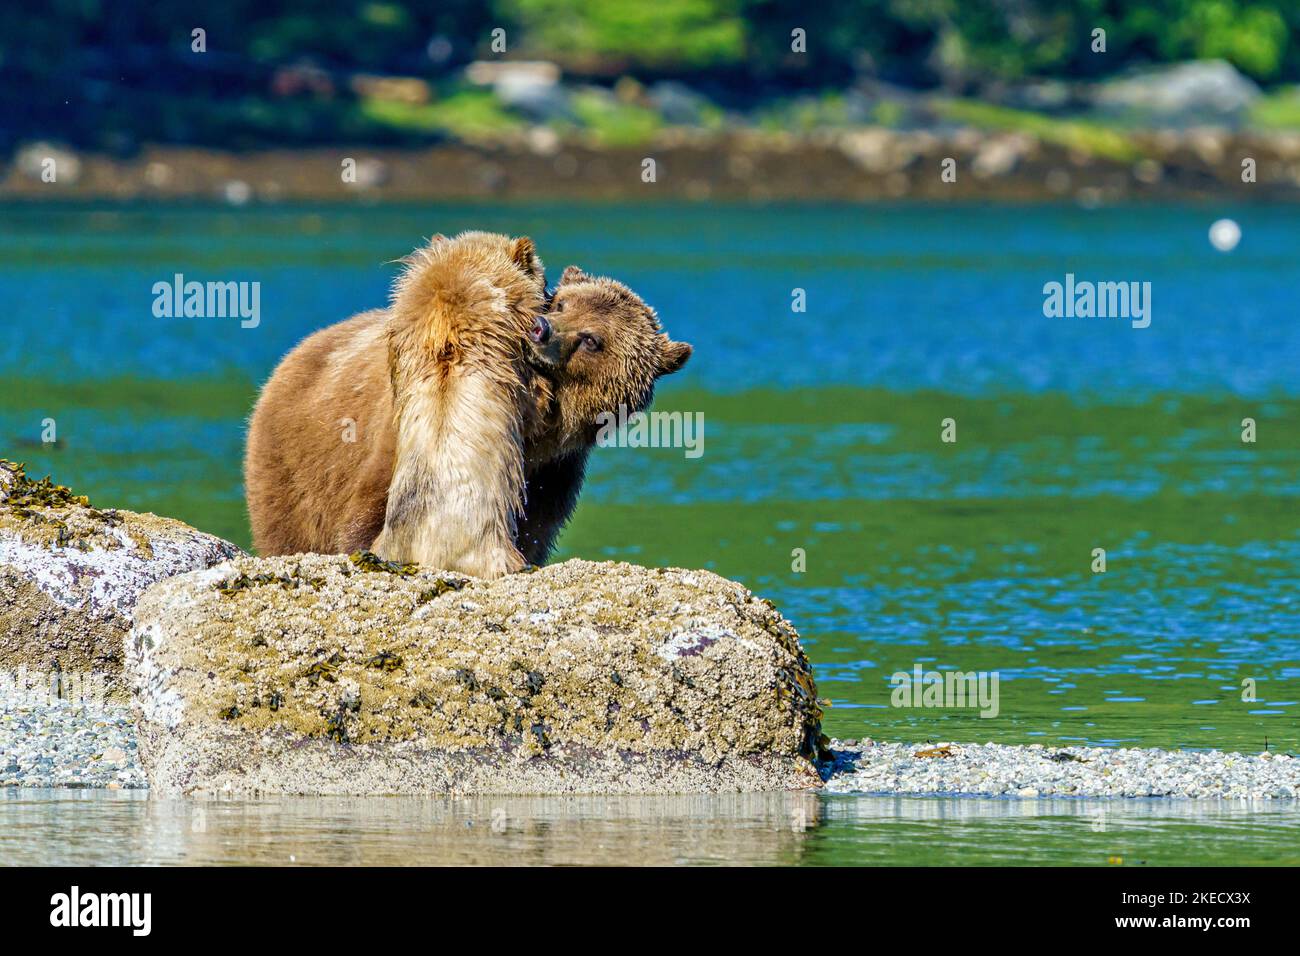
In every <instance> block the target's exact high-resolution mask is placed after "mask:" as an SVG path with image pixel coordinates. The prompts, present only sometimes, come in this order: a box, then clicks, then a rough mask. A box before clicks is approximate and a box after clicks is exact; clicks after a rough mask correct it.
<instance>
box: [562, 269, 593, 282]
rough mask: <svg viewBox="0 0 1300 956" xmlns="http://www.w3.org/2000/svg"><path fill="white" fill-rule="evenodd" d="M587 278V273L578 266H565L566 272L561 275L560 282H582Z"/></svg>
mask: <svg viewBox="0 0 1300 956" xmlns="http://www.w3.org/2000/svg"><path fill="white" fill-rule="evenodd" d="M586 278H587V273H585V272H583V271H582V270H581V269H579V268H578V267H577V266H565V267H564V274H563V275H561V276H560V284H561V285H563V284H564V283H566V282H582V281H584V280H585V279H586Z"/></svg>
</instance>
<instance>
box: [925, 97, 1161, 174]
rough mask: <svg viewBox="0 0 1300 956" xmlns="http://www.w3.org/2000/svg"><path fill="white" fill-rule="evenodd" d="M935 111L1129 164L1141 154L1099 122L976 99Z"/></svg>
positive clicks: (949, 103) (943, 103)
mask: <svg viewBox="0 0 1300 956" xmlns="http://www.w3.org/2000/svg"><path fill="white" fill-rule="evenodd" d="M936 110H937V111H938V113H939V115H941V116H943V117H945V118H946V119H950V120H953V121H955V122H959V123H964V124H967V125H970V126H974V127H978V128H981V129H1001V130H1011V131H1015V132H1022V133H1030V134H1032V135H1033V136H1036V137H1037V138H1039V139H1041V140H1043V141H1044V142H1048V143H1056V144H1058V145H1061V146H1065V147H1068V148H1070V149H1076V150H1079V151H1080V152H1084V153H1089V154H1091V155H1094V156H1100V157H1103V158H1106V159H1113V160H1116V161H1118V162H1132V161H1134V160H1136V159H1140V158H1141V155H1142V154H1141V152H1140V151H1139V150H1138V149H1137V148H1136V147H1135V146H1134V145H1133V144H1132V143H1131V142H1130V141H1129V140H1128V139H1127V138H1126V137H1125V136H1124V135H1123V134H1121V133H1118V132H1116V131H1115V130H1113V129H1110V128H1108V127H1106V126H1102V125H1101V124H1099V123H1090V122H1087V121H1084V120H1061V119H1055V118H1054V117H1050V116H1044V115H1042V114H1041V113H1031V112H1029V111H1027V110H1015V109H1009V108H1007V107H1005V106H996V105H994V104H991V103H981V102H979V101H978V100H945V101H941V102H939V103H938V104H937V105H936Z"/></svg>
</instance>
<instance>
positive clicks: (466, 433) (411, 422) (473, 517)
mask: <svg viewBox="0 0 1300 956" xmlns="http://www.w3.org/2000/svg"><path fill="white" fill-rule="evenodd" d="M404 261H405V263H406V269H405V270H404V271H403V272H402V274H401V275H400V276H399V277H398V279H397V281H396V283H395V284H394V287H393V292H392V296H391V302H390V305H389V307H388V308H387V309H384V310H376V311H371V312H365V313H362V314H360V315H357V316H354V317H353V318H351V319H348V320H347V321H345V322H341V323H339V324H337V325H333V326H330V327H329V328H326V329H322V330H321V331H319V332H316V333H315V334H313V335H311V336H309V337H308V338H307V339H305V340H304V341H303V342H301V343H300V344H299V345H298V346H297V347H296V348H294V349H293V350H292V351H291V352H290V353H289V354H288V355H287V356H286V357H285V358H284V360H283V361H281V363H280V364H279V366H277V368H276V370H275V372H274V373H273V374H272V376H271V379H270V380H269V381H268V382H267V383H266V385H265V386H264V388H263V389H262V393H261V396H260V397H259V399H258V402H257V406H256V408H255V409H254V411H253V416H252V420H251V422H250V427H249V435H248V449H247V455H246V459H245V466H244V483H245V490H246V494H247V497H248V511H249V519H250V522H251V524H252V530H253V543H254V545H255V547H256V548H257V550H258V551H259V552H261V553H262V554H266V555H275V554H293V553H296V552H302V551H321V552H327V553H331V552H334V553H336V552H340V551H353V550H357V549H361V548H369V549H371V550H374V551H375V552H376V553H377V554H379V555H380V556H381V557H384V558H387V559H389V560H395V561H415V562H419V563H421V564H427V565H430V566H433V567H438V568H444V569H448V570H456V571H462V572H465V573H467V574H473V575H476V576H479V577H496V576H499V575H501V574H505V573H507V572H509V571H514V570H518V569H520V568H522V567H523V566H524V565H525V559H524V558H523V556H522V555H521V553H520V551H519V549H518V548H517V547H516V545H515V531H516V527H515V526H516V521H517V518H518V515H519V512H520V510H521V508H522V503H523V495H524V465H523V463H524V431H525V429H526V428H528V427H530V426H529V422H530V421H534V418H533V417H532V416H535V411H536V407H537V405H538V403H539V402H544V401H545V400H547V398H548V396H547V394H546V390H545V387H544V386H537V385H535V384H534V383H533V381H532V379H533V377H534V375H533V373H532V372H531V370H530V368H529V366H528V365H527V364H526V362H525V360H524V349H525V347H526V346H525V343H526V342H527V340H528V336H529V333H530V332H531V331H533V330H534V327H535V325H536V324H537V318H536V316H537V314H538V313H539V312H541V310H542V308H543V306H544V305H545V293H546V279H545V275H544V272H543V268H542V263H541V260H540V259H539V258H538V257H537V253H536V249H535V247H534V245H533V242H532V240H530V239H527V238H520V239H511V238H509V237H506V236H499V235H493V234H490V233H482V232H467V233H462V234H461V235H459V236H456V237H455V238H454V239H445V238H443V237H441V236H437V237H435V238H434V240H432V241H431V242H430V243H429V244H428V245H427V246H425V247H423V248H420V249H417V250H416V251H415V252H414V253H412V254H411V255H410V256H408V257H407V258H406V260H404ZM539 388H540V389H541V391H540V392H539V391H538V389H539Z"/></svg>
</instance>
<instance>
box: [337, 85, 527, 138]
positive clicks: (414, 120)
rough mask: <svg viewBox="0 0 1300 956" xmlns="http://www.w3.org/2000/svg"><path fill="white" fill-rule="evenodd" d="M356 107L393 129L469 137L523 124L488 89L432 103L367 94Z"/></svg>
mask: <svg viewBox="0 0 1300 956" xmlns="http://www.w3.org/2000/svg"><path fill="white" fill-rule="evenodd" d="M360 110H361V115H362V116H364V117H365V118H366V119H368V120H370V121H371V122H373V123H376V124H378V125H381V126H386V127H390V128H392V129H395V130H400V131H405V132H418V133H449V134H451V135H453V136H457V137H459V138H461V139H471V140H472V139H476V138H479V137H490V136H493V135H497V134H500V133H503V132H507V131H509V130H513V129H517V128H519V127H521V126H522V125H523V123H522V121H521V120H520V118H519V117H517V116H515V115H513V114H512V113H509V112H507V111H506V110H505V109H503V108H502V107H501V105H500V103H498V102H497V99H496V97H495V96H493V95H492V93H491V91H490V90H468V89H467V90H460V91H458V92H455V93H453V94H451V95H450V96H448V97H446V98H444V99H439V100H435V101H434V102H432V103H403V102H399V101H396V100H382V99H375V98H367V99H363V100H361V103H360Z"/></svg>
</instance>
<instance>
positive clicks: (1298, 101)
mask: <svg viewBox="0 0 1300 956" xmlns="http://www.w3.org/2000/svg"><path fill="white" fill-rule="evenodd" d="M1250 125H1251V126H1254V127H1256V128H1259V129H1300V86H1287V87H1283V88H1281V89H1279V90H1275V91H1274V92H1273V93H1272V94H1270V95H1268V96H1265V97H1263V98H1261V99H1260V100H1259V101H1258V102H1257V103H1255V105H1254V106H1253V107H1252V108H1251V111H1250Z"/></svg>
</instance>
